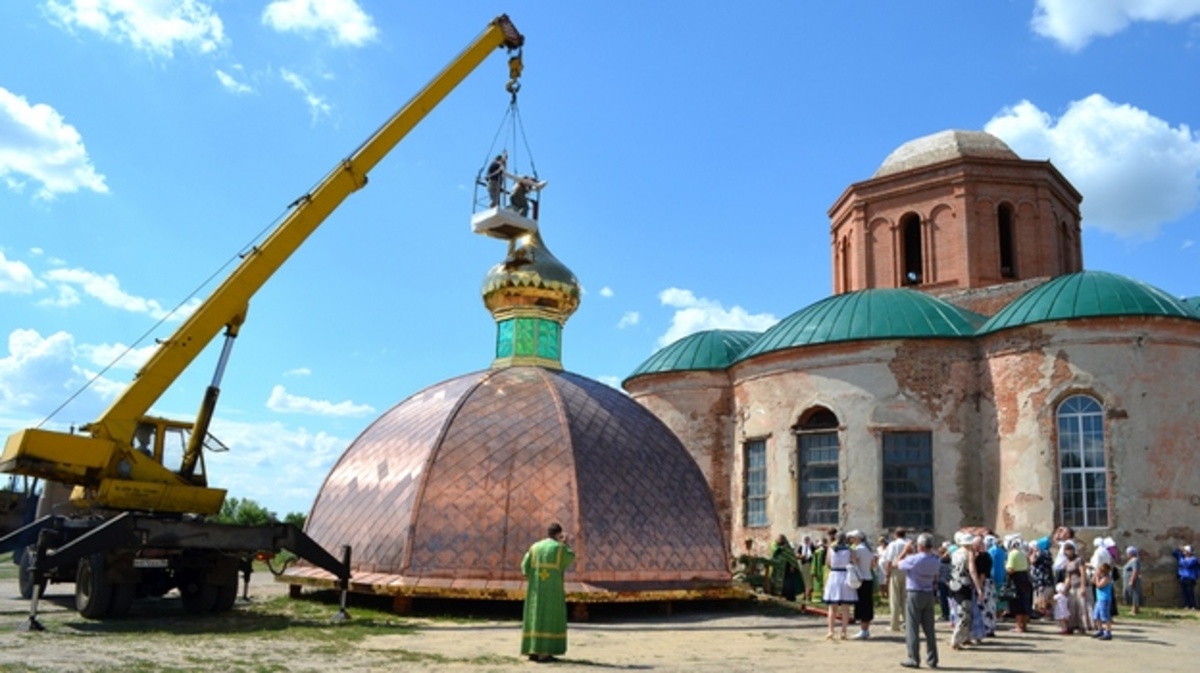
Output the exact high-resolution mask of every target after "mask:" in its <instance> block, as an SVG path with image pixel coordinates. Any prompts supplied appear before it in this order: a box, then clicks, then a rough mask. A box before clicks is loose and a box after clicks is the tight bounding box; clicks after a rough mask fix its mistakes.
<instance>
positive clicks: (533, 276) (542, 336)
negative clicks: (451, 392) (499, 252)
mask: <svg viewBox="0 0 1200 673" xmlns="http://www.w3.org/2000/svg"><path fill="white" fill-rule="evenodd" d="M482 294H483V304H484V306H486V307H487V309H488V311H491V313H492V317H493V318H495V320H496V359H495V361H494V362H493V363H492V366H493V367H505V366H510V365H538V366H543V367H549V368H551V369H562V362H561V358H562V355H561V351H562V327H563V325H564V324H566V322H567V319H568V318H570V317H571V314H572V313H574V312H575V309H577V308H579V295H580V290H579V281H578V280H576V278H575V274H574V273H573V272H572V271H571V270H570V269H568V268H567V266H566V265H565V264H563V263H562V262H560V261H558V258H556V257H555V256H554V255H553V254H551V253H550V250H549V249H547V248H546V244H545V243H544V242H543V241H542V237H541V235H540V234H539V233H538V232H537V231H530V232H526V233H524V234H522V235H520V236H518V237H516V238H513V239H511V240H510V241H509V246H508V255H507V256H506V257H505V259H504V261H503V262H500V263H499V264H497V265H496V266H494V267H492V269H491V270H490V271H488V273H487V276H485V277H484V279H483V288H482Z"/></svg>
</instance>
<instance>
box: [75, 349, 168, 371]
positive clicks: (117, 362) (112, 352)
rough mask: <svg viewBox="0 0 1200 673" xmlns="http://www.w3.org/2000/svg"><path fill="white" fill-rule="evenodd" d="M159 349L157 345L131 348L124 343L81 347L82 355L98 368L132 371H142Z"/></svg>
mask: <svg viewBox="0 0 1200 673" xmlns="http://www.w3.org/2000/svg"><path fill="white" fill-rule="evenodd" d="M157 349H158V346H157V345H150V346H142V347H141V348H131V347H129V346H126V345H125V344H123V343H115V344H95V345H92V344H80V345H79V353H80V355H82V356H83V357H84V358H86V359H87V360H88V361H89V362H91V363H92V364H94V365H96V366H99V367H112V368H114V369H130V370H136V369H140V368H141V366H142V365H144V364H146V362H147V361H148V360H149V359H150V356H151V355H154V351H155V350H157Z"/></svg>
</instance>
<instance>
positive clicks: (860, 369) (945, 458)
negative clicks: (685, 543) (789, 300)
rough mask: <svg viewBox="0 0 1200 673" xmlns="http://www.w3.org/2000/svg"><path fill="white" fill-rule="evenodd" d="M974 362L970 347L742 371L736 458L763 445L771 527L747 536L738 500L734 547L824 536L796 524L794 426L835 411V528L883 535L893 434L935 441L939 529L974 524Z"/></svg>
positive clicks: (843, 351) (784, 357)
mask: <svg viewBox="0 0 1200 673" xmlns="http://www.w3.org/2000/svg"><path fill="white" fill-rule="evenodd" d="M973 354H974V347H973V345H972V344H971V342H969V341H965V340H964V341H952V340H924V341H910V342H858V343H853V344H836V345H829V346H818V347H808V348H803V349H794V350H791V351H786V352H784V353H776V354H770V355H767V356H763V357H760V358H755V360H754V361H753V362H747V363H743V364H739V365H737V366H736V367H735V368H734V372H733V378H734V404H735V416H736V419H737V429H736V442H735V444H736V446H735V451H739V452H740V450H741V445H742V443H743V442H745V441H746V440H751V439H766V441H767V480H768V490H769V497H768V502H767V511H768V519H769V521H770V525H769V526H768V527H767V528H766V529H759V528H753V529H746V528H745V527H744V526H743V522H744V517H743V513H742V511H741V506H742V503H741V502H740V500H741V499H740V497H739V498H735V499H734V500H735V502H734V516H733V529H732V535H731V539H733V540H743V539H747V538H753V539H756V540H767V539H770V538H771V537H772V536H773V535H778V534H779V533H785V534H787V535H788V536H789V537H793V536H795V535H798V534H802V533H806V532H814V531H816V530H819V529H821V528H824V527H825V526H824V525H821V526H813V525H809V524H808V523H807V522H803V521H800V520H799V512H798V503H799V495H800V494H799V492H798V488H797V480H798V466H797V462H796V461H797V440H796V436H795V434H794V432H793V426H795V425H796V423H797V422H798V421H799V419H800V418H801V416H802V415H803V414H804V413H805V412H806V411H808V410H809V409H811V408H813V407H816V406H821V407H825V408H827V409H829V410H830V411H832V412H833V413H834V414H835V415H836V416H837V418H838V421H839V423H840V427H839V430H838V435H839V442H840V448H841V453H840V460H839V463H840V464H839V472H840V475H841V507H840V509H841V511H840V513H839V522H838V524H837V525H838V527H839V528H843V529H845V528H859V529H862V530H864V531H867V532H868V533H871V532H876V531H880V530H881V529H882V526H883V512H882V511H881V508H880V501H881V497H882V482H883V472H882V436H883V433H885V432H888V431H928V432H930V433H931V436H932V443H933V454H934V458H933V464H934V499H935V508H934V511H935V517H936V518H935V522H934V523H935V529H937V530H948V529H949V530H952V529H954V528H956V527H958V526H961V525H967V524H976V523H978V522H979V521H980V519H981V518H982V506H981V504H980V501H979V497H978V482H979V468H978V464H979V460H978V453H977V451H976V444H977V443H976V442H974V441H971V434H972V433H974V432H976V424H975V421H974V414H973V407H974V404H975V400H976V398H977V397H978V395H977V389H976V386H977V380H978V374H977V365H976V363H975V361H974V355H973ZM739 455H740V454H739ZM734 463H735V469H734V484H733V487H732V492H733V493H735V494H740V493H742V492H743V491H742V489H743V488H744V475H743V474H742V466H741V461H740V460H735V461H734Z"/></svg>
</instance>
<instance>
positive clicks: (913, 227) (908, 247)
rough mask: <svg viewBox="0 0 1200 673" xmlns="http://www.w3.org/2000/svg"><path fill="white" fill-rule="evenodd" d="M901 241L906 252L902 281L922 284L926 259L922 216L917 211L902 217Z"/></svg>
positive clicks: (908, 283)
mask: <svg viewBox="0 0 1200 673" xmlns="http://www.w3.org/2000/svg"><path fill="white" fill-rule="evenodd" d="M900 241H901V246H902V250H903V253H904V258H903V265H902V266H901V271H902V273H903V274H904V276H903V277H902V278H901V279H900V280H901V283H902V284H903V285H920V284H921V273H922V270H923V269H924V260H923V259H922V254H921V252H922V245H921V218H920V217H919V216H918V215H917V214H916V213H909V214H907V215H905V216H904V217H902V218H901V219H900Z"/></svg>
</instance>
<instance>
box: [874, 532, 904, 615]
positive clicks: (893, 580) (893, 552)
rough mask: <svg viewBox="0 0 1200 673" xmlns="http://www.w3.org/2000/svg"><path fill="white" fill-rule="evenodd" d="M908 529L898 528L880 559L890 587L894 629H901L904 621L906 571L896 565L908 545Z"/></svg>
mask: <svg viewBox="0 0 1200 673" xmlns="http://www.w3.org/2000/svg"><path fill="white" fill-rule="evenodd" d="M907 534H908V531H906V530H904V529H903V528H897V529H896V533H895V537H894V538H893V539H892V541H891V542H889V543H888V546H887V548H886V549H884V550H883V558H882V559H880V563H879V565H880V566H882V567H883V572H884V580H883V582H884V585H886V586H887V588H888V611H889V615H890V617H891V623H890V624H889V628H891V630H892V631H900V627H901V625H902V624H903V623H904V599H905V593H906V592H905V589H904V586H905V584H904V583H905V579H906V577H905V572H904V570H903V569H901V568H900V567H899V566H897V565H896V560H897V559H898V558H899V557H900V553H901V552H903V551H904V548H905V547H906V546H907V545H908V538H907V537H906V536H907Z"/></svg>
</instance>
